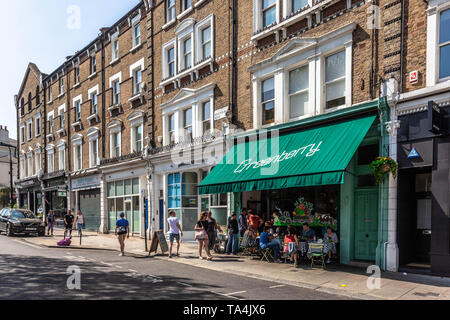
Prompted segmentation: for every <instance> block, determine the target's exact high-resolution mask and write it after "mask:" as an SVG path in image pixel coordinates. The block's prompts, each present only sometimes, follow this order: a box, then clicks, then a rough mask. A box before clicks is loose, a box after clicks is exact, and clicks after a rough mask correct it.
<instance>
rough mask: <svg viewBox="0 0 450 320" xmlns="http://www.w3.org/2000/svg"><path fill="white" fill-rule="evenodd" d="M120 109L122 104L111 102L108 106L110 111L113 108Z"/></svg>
mask: <svg viewBox="0 0 450 320" xmlns="http://www.w3.org/2000/svg"><path fill="white" fill-rule="evenodd" d="M121 109H122V105H121V104H120V103H116V104H113V105H112V106H110V107H109V108H108V111H109V112H112V111H114V110H121Z"/></svg>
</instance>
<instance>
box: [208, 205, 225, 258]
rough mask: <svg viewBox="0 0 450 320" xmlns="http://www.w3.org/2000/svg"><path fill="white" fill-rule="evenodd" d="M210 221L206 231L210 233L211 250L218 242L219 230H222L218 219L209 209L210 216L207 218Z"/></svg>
mask: <svg viewBox="0 0 450 320" xmlns="http://www.w3.org/2000/svg"><path fill="white" fill-rule="evenodd" d="M206 221H207V222H208V228H207V229H206V232H207V233H208V241H209V250H212V249H214V246H215V244H216V238H217V231H219V232H220V231H222V230H221V229H220V227H219V225H218V224H217V221H216V219H214V218H213V217H212V212H211V211H208V218H207V219H206Z"/></svg>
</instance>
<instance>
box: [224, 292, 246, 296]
mask: <svg viewBox="0 0 450 320" xmlns="http://www.w3.org/2000/svg"><path fill="white" fill-rule="evenodd" d="M246 292H247V291H238V292H232V293H228V294H226V295H225V296H234V295H236V294H241V293H246Z"/></svg>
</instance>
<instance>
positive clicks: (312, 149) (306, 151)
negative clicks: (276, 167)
mask: <svg viewBox="0 0 450 320" xmlns="http://www.w3.org/2000/svg"><path fill="white" fill-rule="evenodd" d="M322 143H323V142H322V141H321V142H319V143H313V144H310V145H307V146H305V147H301V148H300V149H296V150H293V151H290V152H286V151H283V153H282V154H281V155H277V156H275V157H271V158H267V159H264V160H260V161H256V162H254V161H253V160H252V159H247V160H245V161H243V162H242V163H241V164H239V165H238V167H237V168H236V170H234V173H235V174H240V173H242V172H245V171H247V170H249V169H250V168H251V169H258V168H262V167H267V166H269V165H270V164H276V163H281V162H284V161H287V160H291V159H294V160H295V159H296V158H297V157H298V156H299V155H300V156H305V157H306V158H309V157H312V156H314V155H315V154H316V152H319V151H320V146H321V145H322Z"/></svg>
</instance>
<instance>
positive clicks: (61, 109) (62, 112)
mask: <svg viewBox="0 0 450 320" xmlns="http://www.w3.org/2000/svg"><path fill="white" fill-rule="evenodd" d="M65 113H66V104H63V105H61V106H60V107H59V108H58V117H60V118H59V121H60V122H59V124H60V130H64V129H65V126H66V115H65ZM61 115H62V117H61Z"/></svg>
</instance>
